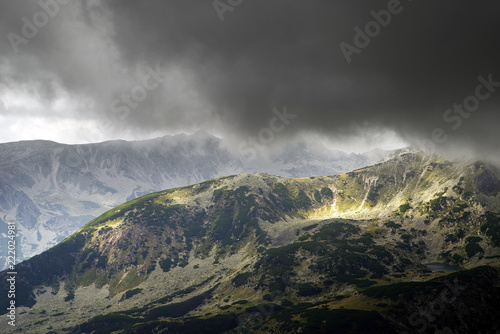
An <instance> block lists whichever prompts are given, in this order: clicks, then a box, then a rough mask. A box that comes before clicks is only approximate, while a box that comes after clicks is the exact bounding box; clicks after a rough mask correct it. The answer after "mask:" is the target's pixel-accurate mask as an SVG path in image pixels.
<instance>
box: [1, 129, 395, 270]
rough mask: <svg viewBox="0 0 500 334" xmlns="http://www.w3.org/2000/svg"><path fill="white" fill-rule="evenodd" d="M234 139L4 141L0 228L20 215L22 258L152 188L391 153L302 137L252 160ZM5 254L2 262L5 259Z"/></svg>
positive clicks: (199, 135) (316, 167)
mask: <svg viewBox="0 0 500 334" xmlns="http://www.w3.org/2000/svg"><path fill="white" fill-rule="evenodd" d="M229 144H230V143H228V142H226V141H225V140H224V139H219V138H217V137H214V136H212V135H210V134H207V133H205V132H201V131H199V132H196V133H194V134H192V135H175V136H165V137H161V138H157V139H152V140H145V141H135V142H127V141H109V142H103V143H97V144H86V145H64V144H58V143H55V142H50V141H23V142H12V143H5V144H0V158H1V162H0V213H1V214H0V233H3V234H4V235H6V233H7V224H6V223H7V221H16V222H17V224H18V231H19V233H20V237H19V241H20V242H19V245H20V247H19V249H18V258H19V259H20V260H23V259H26V258H29V257H31V256H33V255H35V254H39V253H40V252H42V251H44V250H46V249H48V248H49V247H51V246H54V245H55V244H57V243H58V242H60V241H62V240H63V239H64V238H66V237H67V236H68V235H70V234H71V233H73V232H74V231H76V230H77V229H79V228H80V227H81V226H83V225H84V224H85V223H87V222H88V221H90V220H92V219H93V218H95V217H96V216H98V215H99V214H101V213H103V212H104V211H106V210H108V209H110V208H112V207H114V206H116V205H119V204H121V203H123V202H126V201H129V200H132V199H135V198H137V197H139V196H142V195H145V194H148V193H151V192H155V191H160V190H163V189H169V188H175V187H180V186H186V185H190V184H194V183H198V182H201V181H205V180H208V179H212V178H215V177H219V176H226V175H233V174H240V173H248V172H266V173H270V174H275V175H281V176H290V177H309V176H319V175H333V174H338V173H343V172H347V171H350V170H353V169H356V168H360V167H363V166H367V165H370V164H373V163H375V162H377V161H379V160H380V159H382V158H384V157H386V156H387V155H388V154H389V153H390V151H384V150H373V151H370V152H367V153H363V154H356V153H351V154H348V153H345V152H341V151H331V150H329V149H327V148H325V147H323V146H321V145H320V144H318V143H314V142H312V141H305V140H303V141H297V142H291V143H289V144H288V145H286V146H284V147H283V148H282V149H280V150H277V151H273V152H274V153H269V152H270V151H262V152H259V155H258V157H257V158H255V159H253V160H247V159H245V157H243V156H242V155H240V154H239V153H238V152H235V151H233V150H231V149H229V148H228V147H230V146H231V145H229ZM1 247H5V245H1V246H0V249H1ZM3 254H4V253H3V252H2V258H1V259H0V261H1V263H0V268H4V266H5V258H4V257H3Z"/></svg>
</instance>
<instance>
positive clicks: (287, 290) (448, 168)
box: [0, 154, 500, 333]
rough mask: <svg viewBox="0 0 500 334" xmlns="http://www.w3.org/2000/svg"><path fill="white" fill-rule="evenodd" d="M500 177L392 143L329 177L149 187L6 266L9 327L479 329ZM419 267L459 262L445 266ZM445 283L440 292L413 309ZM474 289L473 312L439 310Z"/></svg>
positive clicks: (494, 286) (491, 282) (494, 251)
mask: <svg viewBox="0 0 500 334" xmlns="http://www.w3.org/2000/svg"><path fill="white" fill-rule="evenodd" d="M499 175H500V174H499V172H498V170H496V169H495V168H493V167H491V166H488V165H486V164H484V163H480V162H476V163H465V162H450V161H445V160H443V159H440V158H438V157H428V156H425V155H421V154H401V155H395V156H394V158H393V159H391V160H388V161H386V162H383V163H381V164H378V165H375V166H371V167H367V168H364V169H360V170H356V171H354V172H351V173H347V174H342V175H336V176H329V177H311V178H303V179H291V178H284V177H277V176H272V175H268V174H243V175H237V176H230V177H224V178H219V179H215V180H211V181H207V182H203V183H200V184H197V185H193V186H188V187H183V188H176V189H171V190H167V191H162V192H158V193H154V194H150V195H147V196H144V197H141V198H139V199H136V200H134V201H131V202H128V203H125V204H123V205H120V206H118V207H116V208H114V209H113V210H110V211H108V212H107V213H105V214H103V215H102V216H100V217H98V218H96V219H94V220H93V221H91V222H90V223H88V224H87V225H85V226H84V227H83V228H82V229H80V230H79V231H78V232H76V233H75V234H73V235H72V236H71V237H69V238H67V239H66V240H65V241H64V242H62V243H61V244H59V245H57V246H56V247H54V248H52V249H50V250H48V251H46V252H44V253H42V254H40V255H38V256H35V257H33V258H32V259H30V260H28V261H25V262H23V263H21V264H19V265H18V266H17V271H18V282H17V288H18V292H19V294H18V296H17V303H18V306H19V305H24V307H22V308H20V309H19V310H20V311H21V312H25V313H24V314H25V315H26V316H23V314H20V315H19V320H18V321H19V328H22V329H23V332H26V333H29V332H37V331H38V332H39V330H40V329H41V328H43V329H44V330H45V331H46V332H48V331H55V332H63V331H64V330H66V331H72V330H80V331H83V332H88V333H90V332H93V331H95V332H96V333H99V332H102V333H110V332H113V331H118V330H121V331H124V332H144V333H149V332H151V331H154V330H160V329H165V328H168V329H169V330H170V331H172V332H181V333H190V332H193V333H194V332H200V328H201V329H203V332H213V333H217V332H224V331H233V332H238V330H239V331H240V332H242V331H243V332H244V331H248V332H257V333H259V332H261V333H267V332H269V331H274V332H276V333H291V332H296V331H298V330H299V329H300V330H301V331H302V332H305V333H317V332H325V333H328V332H331V331H332V330H333V328H336V330H337V331H338V332H342V333H351V332H352V333H357V332H360V331H361V332H366V333H382V332H384V333H390V332H391V331H393V332H396V331H398V330H405V331H408V332H411V331H419V329H421V328H424V325H425V330H429V329H432V328H442V327H446V328H450V329H452V330H455V331H457V332H464V330H465V329H467V328H475V329H478V330H484V329H486V328H487V327H484V326H489V325H485V323H487V322H486V320H485V319H489V318H487V317H489V316H493V315H495V314H496V313H495V312H497V311H496V308H495V307H493V306H492V305H495V303H497V302H498V297H497V296H498V295H499V294H497V293H496V292H498V286H499V284H498V283H499V276H498V272H497V268H498V258H500V248H499V246H500V227H499V225H498V224H499V222H500V215H499V212H500V208H499V205H500V198H499V193H500V181H499ZM429 262H443V263H447V264H450V265H458V266H460V267H462V268H463V269H470V270H468V271H462V272H458V273H455V274H451V275H455V276H453V277H451V276H450V277H447V276H443V275H444V274H443V273H432V272H430V271H429V270H428V269H427V268H426V266H425V265H424V264H425V263H429ZM474 268H476V269H474ZM5 275H6V274H5V272H4V273H2V276H5ZM455 279H456V280H455ZM454 280H455V281H454ZM457 280H458V281H457ZM449 281H451V282H455V283H452V284H455V287H456V286H458V287H459V288H455V290H457V291H459V292H460V293H459V294H458V293H457V294H455V295H452V296H451V297H450V296H447V298H448V299H446V300H451V298H452V297H454V298H455V299H454V300H453V303H451V302H450V303H445V302H442V303H441V304H443V305H444V306H443V307H442V308H443V310H441V311H439V310H440V309H438V311H439V312H438V311H436V310H434V309H432V310H434V313H433V314H434V315H431V316H427V317H423V318H422V317H421V316H419V314H420V313H423V314H426V313H425V312H426V311H425V310H428V309H429V307H428V304H429V303H430V302H432V301H433V299H432V298H431V297H430V296H434V295H435V296H437V297H435V298H438V297H439V296H440V294H441V293H442V291H446V290H445V289H447V284H448V283H449ZM4 282H6V280H5V277H2V278H1V281H0V284H5V283H4ZM456 282H458V283H456ZM478 282H481V284H478ZM462 286H466V287H467V288H465V289H462V290H460V287H462ZM4 288H5V286H2V291H3V290H4ZM448 289H449V290H450V291H452V292H453V289H451V288H448ZM488 291H489V292H490V293H488ZM455 292H456V291H455ZM491 292H495V293H493V294H492V293H491ZM433 298H434V297H433ZM435 298H434V299H435ZM478 298H479V299H478ZM478 300H481V301H482V302H483V304H482V305H481V310H482V311H483V315H482V316H481V317H476V318H475V320H474V321H475V322H474V321H472V322H471V321H468V320H461V322H460V321H458V322H457V321H456V319H455V318H456V317H455V318H454V316H453V315H452V313H453V312H452V311H453V310H454V309H453V307H455V306H453V307H448V305H449V304H452V305H456V303H455V301H463V303H466V304H467V303H471V302H477V301H478ZM2 303H4V301H2ZM441 304H439V305H441ZM432 305H434V304H432ZM432 307H433V306H431V308H432ZM440 307H441V306H440ZM1 309H5V308H4V305H2V308H1ZM421 310H424V311H422V312H421ZM454 311H455V313H454V314H458V315H457V317H461V316H464V317H465V313H461V312H465V311H464V310H463V308H462V309H460V310H454ZM415 312H417V313H416V314H417V315H414V314H415ZM419 312H420V313H419ZM450 312H451V313H450ZM457 312H458V313H457ZM431 313H432V312H431ZM28 315H29V316H28ZM485 317H486V318H485ZM395 319H397V320H395ZM460 319H462V318H460ZM497 319H498V317H497ZM2 321H3V320H2ZM3 325H4V323H2V322H0V327H1V326H3ZM360 326H361V327H360ZM454 326H455V327H454ZM491 326H493V324H492V325H491Z"/></svg>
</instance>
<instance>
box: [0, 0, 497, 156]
mask: <svg viewBox="0 0 500 334" xmlns="http://www.w3.org/2000/svg"><path fill="white" fill-rule="evenodd" d="M40 3H42V4H45V5H44V6H41V5H40ZM214 4H215V5H217V9H216V8H215V7H214ZM1 7H2V8H0V16H1V17H0V22H1V23H0V28H1V31H2V32H4V36H3V37H4V38H2V40H1V42H0V43H1V44H0V47H1V49H2V54H1V56H0V98H1V99H2V101H3V103H2V104H3V107H2V104H0V112H1V115H2V116H1V117H3V118H4V120H9V121H10V122H14V120H15V119H20V117H22V118H23V119H24V120H27V122H29V121H30V120H31V119H34V118H35V117H38V118H42V119H50V118H53V119H58V120H59V121H65V122H70V123H71V122H75V123H76V122H83V123H81V124H86V123H85V122H88V123H89V124H94V128H97V130H96V129H92V130H91V131H90V130H89V131H87V135H88V136H89V138H88V140H90V141H92V140H99V135H101V137H103V138H109V137H114V138H119V137H120V136H126V135H130V134H133V135H134V136H136V137H141V136H146V135H148V134H151V133H158V134H161V133H175V132H179V131H193V130H196V129H199V128H203V129H205V130H207V131H212V132H216V133H220V134H223V135H227V136H239V137H241V138H246V137H247V136H249V135H252V136H256V135H258V134H259V132H260V131H261V130H262V129H263V128H265V127H268V125H269V122H270V119H271V118H272V117H273V112H272V110H273V108H278V109H280V110H281V109H282V108H283V107H284V106H287V110H288V112H289V113H292V114H294V115H297V118H296V119H294V120H293V122H290V124H289V125H287V128H286V131H283V132H281V133H280V136H281V138H286V137H287V136H292V135H295V134H298V133H304V132H305V133H315V134H320V135H322V136H326V137H329V138H333V139H335V138H337V139H338V138H342V139H345V138H346V137H347V138H348V137H350V136H368V137H369V136H371V135H372V134H373V133H375V132H384V131H388V132H395V133H396V134H398V135H399V136H400V137H402V138H403V139H405V140H406V141H408V142H413V141H421V140H424V139H430V140H432V139H433V136H434V141H437V142H439V143H440V142H443V143H442V144H440V145H451V146H454V147H458V148H463V147H467V148H468V149H469V150H471V151H475V152H478V151H481V152H484V153H486V154H494V153H495V152H498V143H499V142H500V131H497V129H498V124H500V122H499V118H500V116H499V114H500V113H499V112H498V111H499V105H500V87H497V86H496V84H495V83H496V82H500V63H499V62H498V59H500V57H499V56H500V39H499V38H498V37H499V33H498V32H499V31H500V21H499V20H498V19H497V18H498V14H499V11H500V5H499V4H498V3H497V2H495V1H493V0H489V1H487V0H479V1H474V2H470V1H453V0H442V1H431V0H419V1H409V0H402V1H400V2H399V1H395V0H390V1H369V2H368V1H347V0H343V1H342V0H339V1H326V0H311V1H307V2H306V1H299V0H297V1H284V0H278V1H272V2H271V1H264V0H252V1H250V0H241V1H236V0H232V1H228V0H220V1H215V2H212V1H189V2H187V1H180V0H174V1H159V0H151V1H133V0H111V1H102V2H101V1H85V2H84V1H81V2H70V3H68V4H59V2H56V0H52V1H51V0H42V1H40V2H39V3H37V2H24V1H23V2H20V1H17V2H3V3H2V5H1ZM43 7H45V8H46V9H45V10H44V9H43ZM47 8H48V9H47ZM51 8H52V14H54V15H53V16H50V15H48V14H51ZM56 9H57V10H56ZM40 11H43V12H45V13H47V12H48V14H47V15H46V16H47V18H48V19H47V23H46V24H45V25H42V24H41V23H43V22H44V20H43V15H41V14H38V16H36V15H37V13H39V12H40ZM34 15H35V16H34ZM388 15H390V16H388ZM221 17H222V18H223V20H221ZM389 17H390V18H389ZM23 18H25V19H23ZM377 18H378V21H377ZM26 21H30V22H31V23H33V24H34V25H35V27H37V26H36V23H39V25H40V27H37V28H38V29H37V30H38V31H37V33H36V34H34V33H33V31H31V32H32V33H33V34H32V35H33V36H32V37H30V38H26V40H28V42H27V43H24V42H23V43H21V42H19V40H16V41H17V43H19V44H17V49H18V50H17V52H16V47H13V45H14V44H16V43H13V41H12V39H13V35H12V34H10V35H9V33H14V34H17V35H18V36H21V37H23V38H24V35H23V26H24V25H26ZM375 22H379V23H375ZM24 29H25V32H26V31H28V32H29V29H28V30H26V29H27V28H24ZM367 29H368V30H367ZM359 31H361V33H359ZM9 36H10V37H9ZM370 36H371V37H370ZM341 43H344V44H343V45H344V50H342V48H341V47H340V45H341ZM346 45H349V46H348V49H346ZM346 50H348V52H347V53H346ZM346 54H348V57H347V58H349V59H346ZM152 72H154V73H156V75H153V74H152ZM479 77H482V78H484V79H486V80H488V77H490V80H489V81H490V82H493V83H492V84H490V87H483V88H482V89H480V90H479V92H480V93H481V94H482V95H481V97H484V96H486V94H487V93H489V95H488V96H487V98H482V99H478V102H479V104H478V105H477V106H476V105H474V103H475V100H474V99H471V98H470V97H471V96H472V97H474V96H475V95H476V88H477V87H478V85H480V84H481V83H482V81H481V80H480V79H479ZM156 84H157V85H156ZM483 86H484V85H483ZM489 88H491V89H490V90H488V89H489ZM28 97H29V98H28ZM464 102H467V103H469V109H470V110H472V111H471V112H468V111H467V110H466V111H465V112H462V113H459V112H457V111H456V109H455V111H454V104H463V103H464ZM450 108H451V111H450V112H447V110H448V109H450ZM457 117H458V118H460V120H458V118H457ZM459 123H460V124H459ZM436 128H438V129H441V130H437V132H436V130H435V129H436ZM433 134H434V135H433ZM443 138H445V140H443ZM368 139H369V138H368ZM464 149H465V148H464Z"/></svg>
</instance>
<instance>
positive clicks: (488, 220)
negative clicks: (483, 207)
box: [481, 212, 500, 247]
mask: <svg viewBox="0 0 500 334" xmlns="http://www.w3.org/2000/svg"><path fill="white" fill-rule="evenodd" d="M484 219H485V222H484V223H483V224H482V225H481V232H483V233H485V234H486V235H487V236H488V237H489V238H491V242H492V244H493V245H494V246H495V247H500V214H498V213H493V212H486V214H485V215H484Z"/></svg>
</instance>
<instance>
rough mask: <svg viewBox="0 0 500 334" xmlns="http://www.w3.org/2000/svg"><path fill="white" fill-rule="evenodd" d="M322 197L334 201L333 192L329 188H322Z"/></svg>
mask: <svg viewBox="0 0 500 334" xmlns="http://www.w3.org/2000/svg"><path fill="white" fill-rule="evenodd" d="M321 195H322V196H323V197H325V198H326V199H330V200H331V199H333V191H332V189H330V188H328V187H323V188H321Z"/></svg>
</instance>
